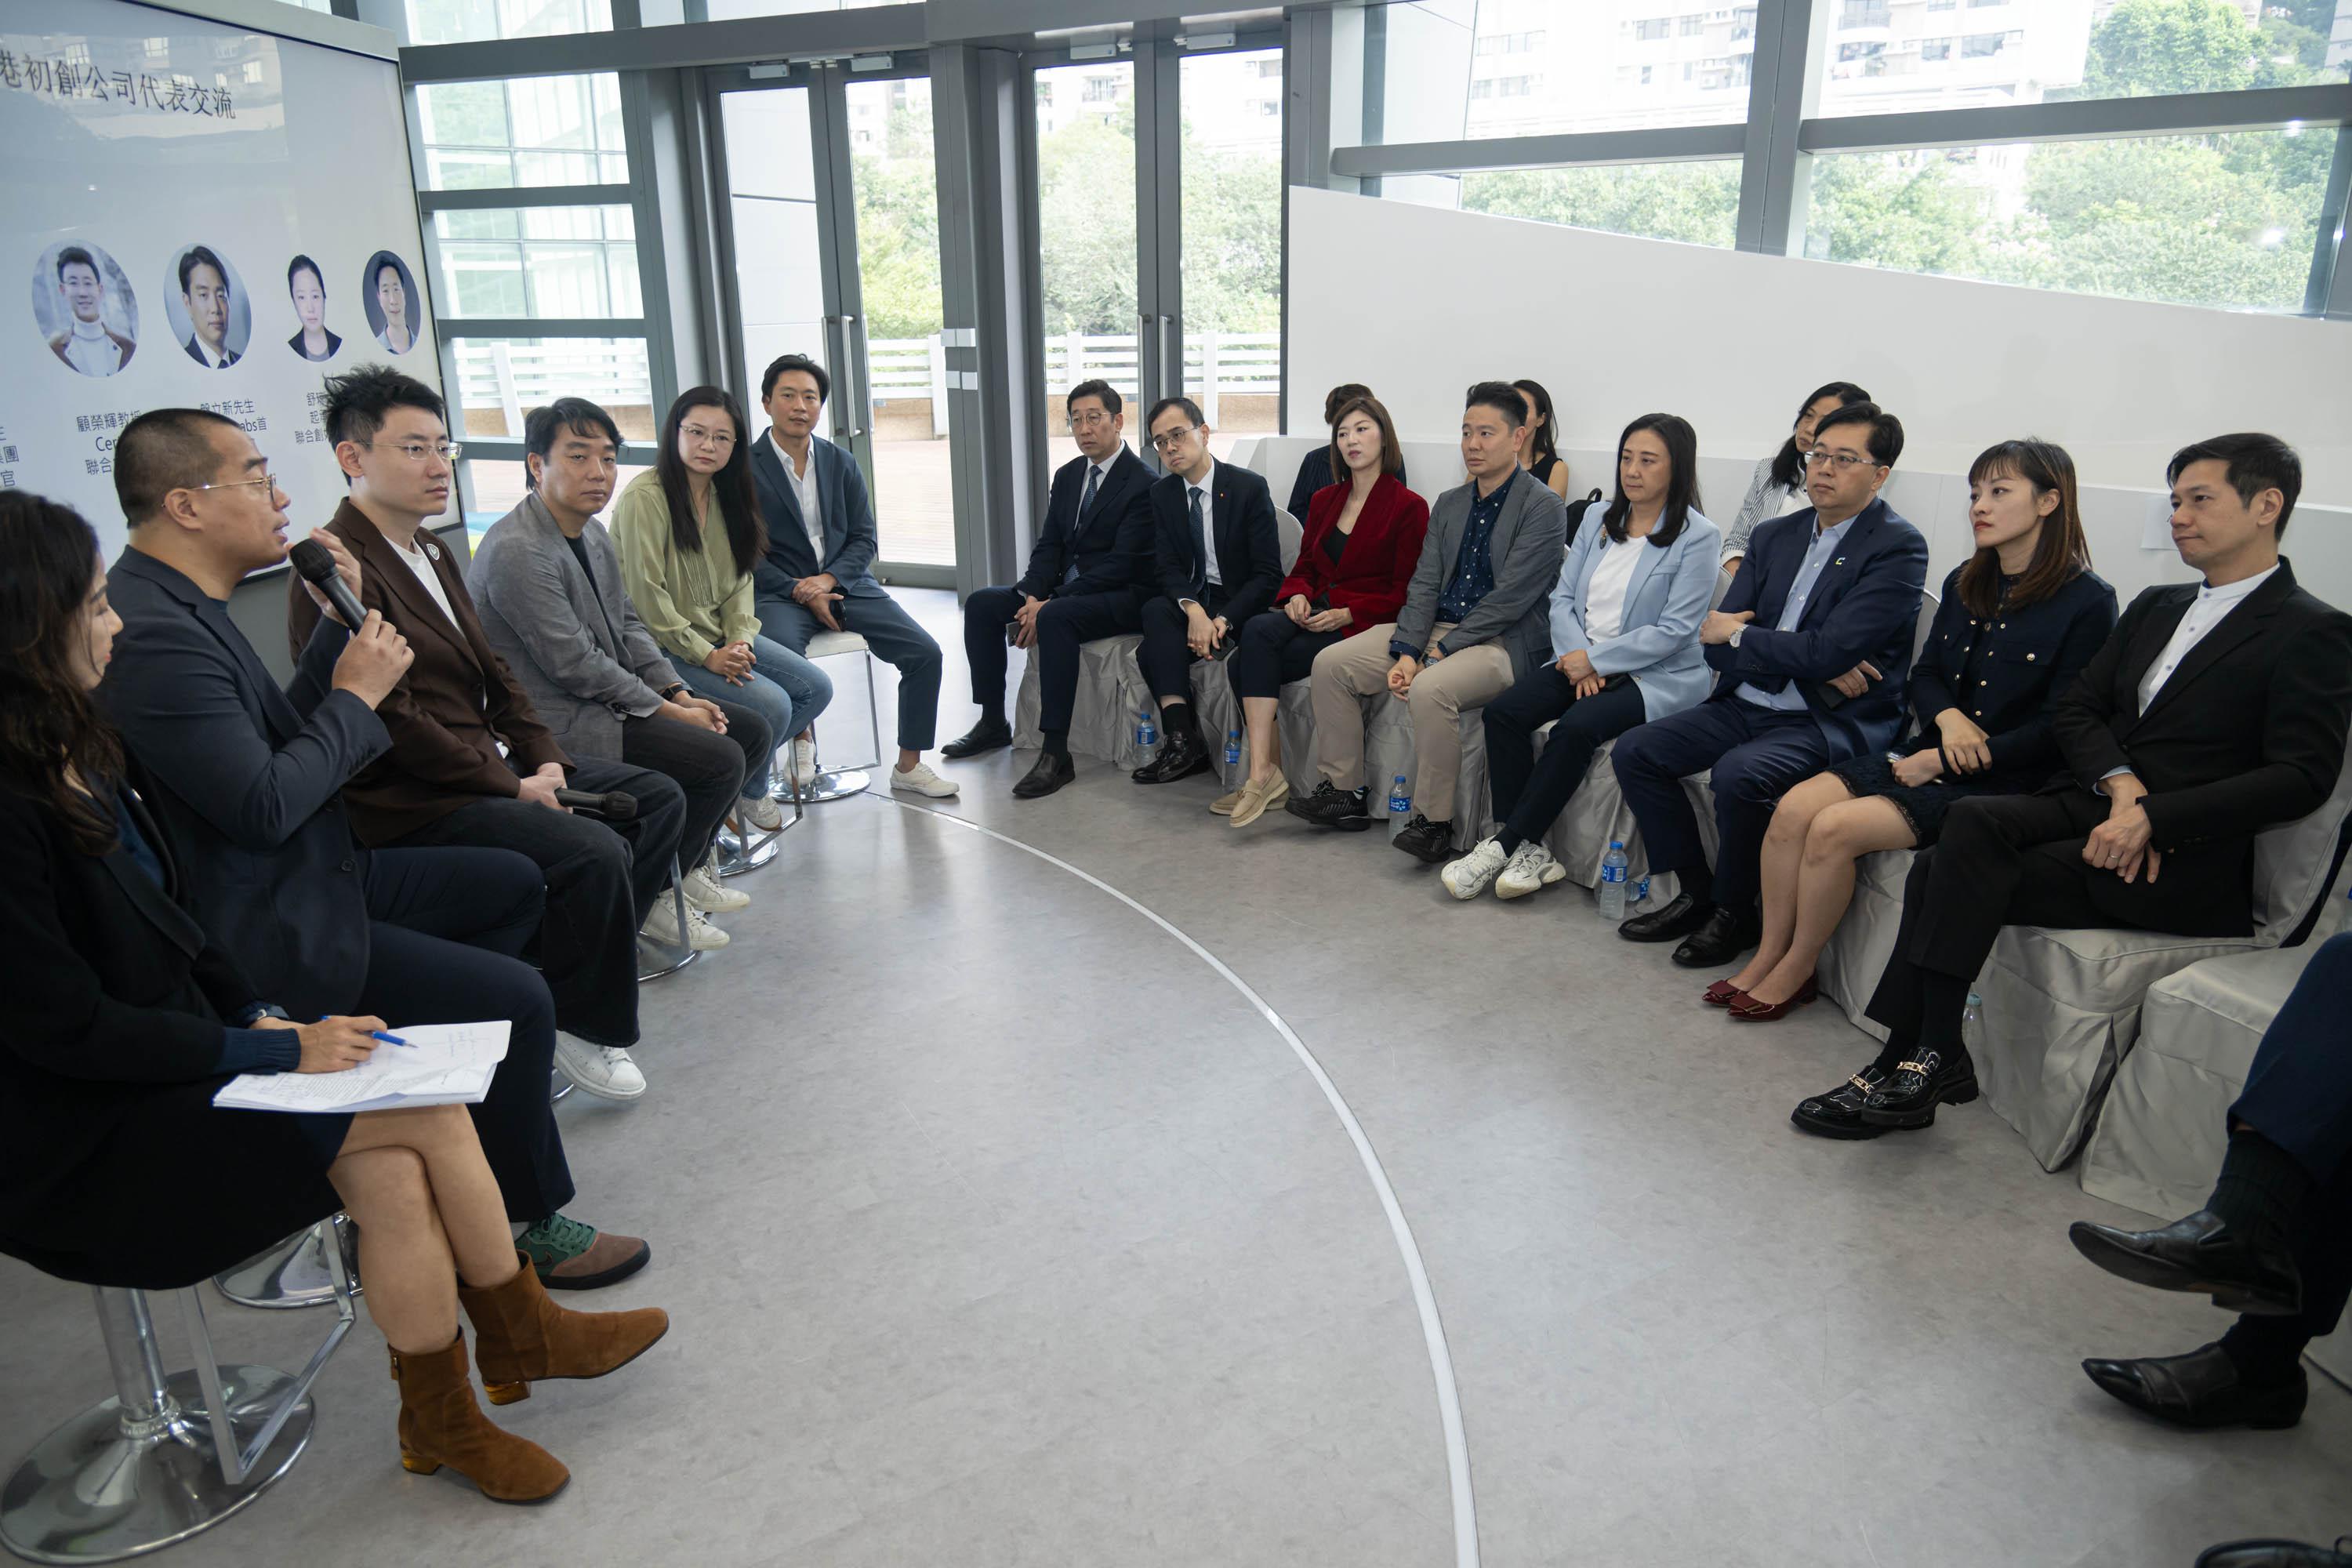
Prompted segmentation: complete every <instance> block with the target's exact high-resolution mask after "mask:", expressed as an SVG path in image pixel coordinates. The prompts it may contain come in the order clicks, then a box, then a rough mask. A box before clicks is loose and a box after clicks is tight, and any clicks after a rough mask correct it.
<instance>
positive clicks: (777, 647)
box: [669, 637, 833, 797]
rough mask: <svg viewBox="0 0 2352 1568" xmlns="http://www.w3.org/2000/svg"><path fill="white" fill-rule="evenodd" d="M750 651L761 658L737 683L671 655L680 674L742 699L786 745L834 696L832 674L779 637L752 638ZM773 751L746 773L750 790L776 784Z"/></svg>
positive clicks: (705, 688)
mask: <svg viewBox="0 0 2352 1568" xmlns="http://www.w3.org/2000/svg"><path fill="white" fill-rule="evenodd" d="M751 657H752V658H754V659H755V660H757V661H758V662H756V663H754V664H753V665H752V666H751V679H748V680H746V681H745V682H744V683H743V684H742V685H740V686H737V685H735V684H734V683H733V682H731V681H730V680H729V679H727V678H726V677H725V676H723V675H713V674H712V673H711V672H710V671H709V670H707V669H705V668H702V666H700V665H698V664H689V663H688V662H687V661H686V660H685V659H682V658H678V657H677V655H676V654H672V655H670V656H669V662H670V667H671V668H674V669H676V670H677V678H678V679H680V680H683V681H685V682H686V683H687V684H688V686H690V687H692V688H694V689H695V690H696V691H697V692H698V693H699V694H700V695H702V696H704V697H709V698H713V699H716V700H719V701H724V702H740V703H741V704H742V705H743V706H744V707H746V708H749V709H751V710H752V711H753V712H755V713H757V714H759V715H760V717H761V718H762V719H764V720H766V721H767V723H768V733H770V734H772V735H773V736H774V737H775V738H776V743H777V744H778V745H780V746H781V745H782V744H783V743H784V741H785V740H786V738H787V737H789V736H793V735H797V734H799V733H800V732H801V731H803V730H805V729H807V728H808V727H809V725H810V724H811V723H813V722H814V721H815V719H816V716H817V715H818V714H820V713H822V712H824V706H825V704H826V703H828V702H830V701H832V700H833V679H832V678H831V677H830V676H828V675H826V674H825V672H824V671H823V670H821V669H819V668H817V667H816V666H815V665H814V664H811V663H810V662H809V661H808V660H807V659H804V658H802V657H801V656H800V655H798V654H796V653H794V652H793V650H792V649H790V648H788V647H785V646H784V645H783V644H782V643H779V642H771V641H770V640H769V639H767V638H766V637H753V638H752V639H751ZM774 760H775V759H774V756H773V754H771V755H770V756H769V757H768V759H767V760H766V761H763V762H761V763H760V764H759V766H758V768H757V770H756V771H747V772H746V773H744V775H743V794H744V795H745V796H747V797H750V796H756V795H766V794H767V793H768V791H769V790H770V789H771V788H772V787H773V786H772V781H771V780H770V778H769V777H768V774H769V772H770V765H771V763H773V762H774Z"/></svg>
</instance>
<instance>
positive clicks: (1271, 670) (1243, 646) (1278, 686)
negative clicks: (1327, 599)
mask: <svg viewBox="0 0 2352 1568" xmlns="http://www.w3.org/2000/svg"><path fill="white" fill-rule="evenodd" d="M1358 629H1360V628H1358V627H1355V626H1341V627H1340V628H1339V630H1337V631H1329V632H1310V631H1308V630H1307V628H1306V627H1305V626H1300V625H1299V624H1298V623H1297V621H1294V620H1292V619H1291V618H1290V617H1289V616H1286V615H1285V614H1283V613H1282V612H1281V611H1280V610H1266V611H1264V612H1262V613H1260V614H1258V615H1255V616H1251V617H1250V618H1249V620H1248V622H1247V623H1246V624H1244V626H1243V627H1242V629H1241V637H1239V639H1238V640H1236V641H1235V643H1234V657H1233V658H1229V659H1227V660H1226V661H1225V678H1226V679H1228V680H1231V681H1232V682H1233V683H1234V696H1235V697H1279V696H1281V695H1282V689H1283V688H1284V687H1286V686H1287V685H1289V684H1290V683H1291V682H1292V681H1294V680H1304V679H1307V676H1308V675H1309V674H1311V673H1313V671H1314V668H1315V656H1316V655H1317V654H1318V653H1321V652H1322V651H1323V650H1324V649H1325V648H1327V647H1333V646H1335V645H1337V644H1339V643H1343V642H1345V641H1347V640H1348V634H1349V632H1351V631H1355V630H1358Z"/></svg>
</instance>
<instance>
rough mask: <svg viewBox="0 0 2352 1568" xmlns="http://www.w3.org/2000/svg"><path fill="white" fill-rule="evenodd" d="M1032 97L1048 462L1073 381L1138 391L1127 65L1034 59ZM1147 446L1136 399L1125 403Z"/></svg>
mask: <svg viewBox="0 0 2352 1568" xmlns="http://www.w3.org/2000/svg"><path fill="white" fill-rule="evenodd" d="M1034 75H1035V78H1036V100H1037V188H1036V192H1035V201H1036V207H1037V237H1038V255H1037V267H1038V282H1039V293H1038V305H1039V309H1038V332H1039V339H1040V342H1039V344H1038V351H1039V352H1038V360H1037V363H1038V364H1039V365H1040V366H1041V367H1043V376H1042V383H1043V386H1044V389H1045V407H1044V408H1043V409H1041V410H1039V411H1038V412H1039V414H1040V416H1042V418H1043V421H1044V426H1045V463H1046V467H1045V471H1046V473H1047V474H1051V473H1052V472H1053V471H1054V470H1055V469H1056V468H1060V467H1061V466H1062V465H1063V464H1064V463H1066V462H1068V461H1069V460H1070V459H1071V458H1075V457H1076V456H1077V455H1078V446H1077V443H1076V441H1074V440H1072V439H1071V438H1070V431H1069V426H1068V423H1067V419H1066V409H1065V406H1064V400H1065V399H1066V397H1067V396H1068V395H1069V391H1070V388H1072V387H1074V386H1076V385H1077V384H1079V383H1080V382H1082V381H1089V380H1096V379H1100V380H1103V381H1108V383H1110V384H1111V386H1112V387H1113V388H1114V389H1115V390H1116V391H1117V392H1118V395H1119V396H1120V397H1121V398H1123V399H1127V400H1129V401H1130V402H1131V401H1132V400H1134V399H1135V398H1137V397H1139V395H1141V393H1142V386H1141V383H1140V381H1139V364H1138V352H1137V351H1138V347H1139V343H1138V338H1137V317H1136V248H1135V112H1136V104H1135V67H1134V65H1133V63H1132V62H1130V61H1128V60H1122V59H1108V60H1086V61H1082V62H1078V63H1075V64H1071V65H1058V66H1040V67H1039V68H1037V70H1036V71H1035V73H1034ZM1127 434H1128V439H1129V444H1130V445H1132V446H1134V447H1137V448H1138V449H1139V450H1144V451H1147V455H1148V448H1146V447H1145V446H1144V435H1143V410H1142V409H1140V408H1133V407H1130V408H1129V409H1128V411H1127Z"/></svg>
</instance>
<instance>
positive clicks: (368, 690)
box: [99, 408, 651, 1289]
mask: <svg viewBox="0 0 2352 1568" xmlns="http://www.w3.org/2000/svg"><path fill="white" fill-rule="evenodd" d="M114 485H115V491H116V494H117V496H118V497H119V498H120V499H121V502H122V509H123V513H124V515H125V517H126V518H127V519H128V520H129V521H130V524H131V542H130V547H129V548H128V549H126V550H125V551H124V552H122V555H121V558H120V559H119V560H117V561H116V562H115V563H114V565H113V567H112V568H111V569H110V572H109V573H108V577H107V589H108V594H109V596H110V598H111V600H112V601H113V604H114V607H115V609H116V610H117V611H118V612H120V613H121V616H122V623H123V627H122V634H121V636H120V637H117V638H116V639H115V643H114V658H113V661H112V663H111V664H110V665H109V667H108V668H107V674H106V679H105V682H104V683H103V684H102V685H101V686H100V689H99V696H100V700H101V701H102V702H103V703H104V704H105V707H106V710H107V713H108V716H109V717H110V719H112V720H113V721H114V723H115V726H116V727H117V728H118V729H119V730H120V731H121V732H122V736H123V739H124V741H125V742H127V744H128V747H129V749H130V751H131V756H132V759H133V762H134V763H135V765H136V767H137V768H138V770H139V773H140V776H141V779H142V791H143V793H144V795H145V796H146V799H147V803H148V805H149V806H150V808H151V809H152V810H153V811H154V812H155V814H156V815H157V816H159V817H161V818H162V820H163V826H164V827H165V829H166V830H167V833H168V836H169V837H170V839H171V841H172V844H173V848H174V849H175V850H176V851H177V855H178V858H179V863H180V869H181V871H182V872H183V874H184V879H185V889H186V892H187V894H188V898H189V903H190V912H191V913H193V914H194V916H195V917H196V920H197V921H198V922H199V923H201V924H202V925H203V926H204V928H205V932H206V934H207V935H208V936H210V937H211V939H212V940H213V942H215V943H216V944H217V945H218V946H219V947H220V948H221V950H222V951H223V952H226V953H227V954H228V955H229V957H230V958H232V959H233V960H235V961H236V964H237V966H238V967H239V968H240V969H241V970H243V971H244V972H245V973H246V974H247V977H248V978H249V979H250V980H251V981H252V982H253V984H254V986H255V988H256V990H257V992H258V993H259V994H262V995H266V996H270V997H274V998H276V999H277V1000H278V1003H279V1004H281V1005H284V1006H285V1007H287V1008H289V1009H291V1010H292V1012H293V1014H294V1015H295V1016H298V1017H301V1018H315V1017H319V1016H322V1015H327V1014H360V1015H371V1014H372V1015H374V1016H378V1017H384V1018H389V1019H391V1020H393V1022H394V1025H395V1026H399V1025H402V1024H431V1023H467V1022H470V1021H473V1020H476V1019H481V1018H507V1019H510V1020H512V1021H513V1025H514V1028H513V1033H512V1037H511V1040H510V1043H509V1047H508V1052H507V1058H506V1060H505V1061H503V1062H501V1063H500V1064H499V1070H498V1073H497V1074H496V1076H495V1077H494V1078H493V1079H492V1080H491V1084H490V1091H489V1094H488V1097H487V1098H486V1099H485V1100H483V1101H482V1103H481V1104H479V1105H477V1106H475V1107H473V1108H472V1110H473V1116H474V1122H475V1126H476V1128H477V1129H478V1131H479V1132H480V1135H481V1141H482V1152H483V1153H484V1155H486V1156H487V1157H488V1160H489V1163H490V1170H491V1172H492V1173H493V1174H495V1175H496V1176H497V1177H498V1181H499V1191H500V1192H501V1193H502V1194H505V1197H506V1200H507V1205H508V1212H509V1215H511V1216H512V1217H513V1218H514V1219H515V1220H517V1221H519V1222H520V1223H522V1224H523V1225H525V1226H529V1227H530V1228H529V1229H528V1230H526V1231H525V1233H524V1236H523V1237H522V1239H521V1241H520V1244H519V1245H520V1246H521V1247H523V1249H524V1250H525V1251H526V1252H528V1253H529V1254H530V1257H531V1259H532V1261H533V1263H534V1264H536V1265H537V1266H538V1268H539V1270H540V1274H541V1279H543V1280H544V1281H545V1282H546V1283H547V1284H549V1285H551V1286H556V1287H559V1288H562V1287H570V1288H572V1289H583V1288H586V1287H589V1286H593V1285H604V1284H609V1283H611V1282H613V1281H614V1280H616V1279H623V1278H625V1277H626V1276H627V1275H630V1274H633V1273H635V1272H636V1270H637V1269H638V1268H642V1267H644V1265H645V1262H646V1258H648V1257H649V1256H651V1254H650V1250H649V1249H648V1248H647V1247H646V1244H645V1243H644V1242H642V1241H640V1240H637V1239H636V1238H635V1237H624V1236H615V1235H612V1234H610V1233H600V1232H598V1231H596V1230H595V1229H593V1227H591V1226H583V1225H580V1224H578V1223H577V1222H575V1221H572V1220H570V1219H567V1218H565V1217H564V1216H563V1215H560V1214H559V1213H557V1210H558V1209H560V1208H561V1207H562V1205H564V1204H566V1203H568V1202H570V1201H571V1199H572V1192H573V1189H572V1173H571V1169H570V1167H569V1166H568V1165H567V1164H566V1163H565V1161H564V1157H563V1140H562V1134H561V1133H559V1132H558V1131H556V1127H555V1119H554V1117H553V1115H552V1114H551V1110H550V1107H549V1102H548V1096H547V1082H548V1073H549V1071H550V1068H551V1063H552V1061H553V1058H554V1053H555V1048H556V1041H555V1005H554V1002H553V1000H552V999H551V997H550V996H549V994H548V990H547V984H546V982H545V981H543V980H541V978H540V977H539V974H538V973H537V972H536V971H534V970H532V969H531V968H530V965H528V964H526V963H521V962H520V958H519V956H518V955H519V954H520V952H522V950H523V948H524V945H525V944H526V943H527V942H529V941H530V937H531V935H532V933H533V932H535V931H537V930H538V929H539V923H540V918H541V903H542V900H543V896H544V884H543V882H542V879H541V875H540V871H539V868H538V867H537V866H535V865H533V864H532V863H531V862H530V859H529V858H526V857H524V856H521V855H518V854H515V853H513V852H512V851H510V850H506V849H456V848H435V849H378V850H373V851H371V850H368V849H366V848H363V847H362V846H361V845H360V844H359V843H358V842H356V841H355V840H354V838H353V837H352V829H351V825H350V822H349V821H348V819H347V818H346V817H345V816H344V813H343V805H342V802H341V799H340V798H339V794H338V792H340V791H341V789H342V787H343V785H344V784H346V783H347V782H349V781H350V779H351V778H352V775H353V774H355V773H358V772H359V771H360V770H361V769H362V768H364V767H365V766H366V765H367V764H368V763H372V762H373V761H374V760H375V759H376V758H378V757H380V756H383V754H384V753H385V752H388V751H390V750H391V747H392V737H391V734H390V732H389V731H386V729H385V728H384V724H383V721H382V720H381V719H379V718H378V717H377V716H376V713H375V709H376V705H377V704H378V703H380V702H382V701H383V700H384V699H385V698H386V697H387V696H389V695H390V694H391V692H392V690H393V689H394V687H396V686H397V685H398V684H399V682H400V679H401V678H402V676H403V675H404V673H405V672H406V670H407V669H408V667H409V664H410V662H411V659H412V658H413V657H414V656H413V655H412V654H411V653H410V652H409V649H408V646H407V643H406V640H405V639H404V638H403V637H401V636H400V634H399V633H398V632H396V631H395V630H394V628H393V627H392V626H390V625H388V624H387V623H386V622H385V621H384V620H383V618H382V617H381V616H377V615H376V614H374V613H373V612H371V613H370V614H369V616H368V617H367V619H366V621H365V622H364V623H363V624H362V626H361V629H360V632H359V635H358V636H356V637H353V636H352V635H351V634H350V633H349V632H347V631H346V630H345V629H344V627H343V625H342V623H341V621H340V620H338V619H336V618H335V616H333V614H332V613H331V612H330V613H329V614H325V615H321V616H320V618H319V624H318V626H316V627H315V628H314V629H313V630H312V632H311V634H310V639H309V640H308V642H307V643H306V644H305V645H304V646H303V647H302V649H301V654H300V658H299V668H297V670H296V673H295V679H294V682H293V684H292V686H290V687H289V688H286V689H280V688H279V686H278V683H277V681H276V680H274V679H271V677H270V675H269V672H268V669H267V668H265V667H264V666H263V664H262V662H261V658H260V656H259V655H258V654H257V653H255V652H254V649H253V645H252V644H251V643H249V642H247V640H246V637H245V634H244V633H243V632H241V631H239V630H238V629H237V627H236V623H235V622H233V621H231V620H230V619H229V615H228V597H229V595H230V593H231V592H232V591H233V590H234V589H235V588H236V584H237V583H238V582H239V581H240V580H242V579H243V578H244V576H245V575H246V574H247V573H248V572H252V571H255V570H258V569H261V568H265V567H269V566H275V565H278V564H279V563H282V562H283V561H284V560H285V557H286V541H285V537H284V534H285V529H286V514H285V510H284V505H285V500H286V498H285V495H284V494H283V493H282V492H281V491H279V490H278V487H277V482H276V481H275V480H274V479H272V478H271V477H270V475H269V471H268V463H267V461H266V460H265V459H264V458H262V456H261V453H260V452H259V451H258V450H257V449H256V447H254V444H253V439H252V437H249V436H247V434H246V433H245V431H244V430H242V429H241V428H239V427H238V426H237V425H236V422H234V421H233V420H229V419H226V418H223V417H222V416H219V415H217V414H211V413H207V412H205V411H204V410H201V409H193V408H162V409H156V410H154V411H152V412H151V413H147V414H143V415H142V416H139V417H138V418H137V419H134V420H132V421H131V423H130V424H129V425H127V426H124V427H123V429H122V433H121V436H120V437H118V438H117V441H116V444H115V452H114ZM310 537H311V539H312V540H313V541H315V542H318V543H319V544H320V546H321V547H323V548H324V549H326V550H327V552H329V553H330V554H331V555H332V556H334V557H335V560H336V564H337V566H338V568H339V569H340V572H341V575H342V577H343V579H344V582H345V583H346V584H348V585H349V586H350V587H351V589H352V595H353V597H354V598H356V597H357V596H358V595H359V590H360V567H359V563H358V562H357V561H356V560H355V559H354V558H353V557H352V554H351V552H349V551H348V550H347V549H346V548H345V547H344V546H343V544H342V542H341V541H340V540H337V539H336V538H335V537H334V536H333V535H332V534H331V533H329V532H327V531H325V530H323V529H320V530H314V531H312V533H311V535H310ZM305 587H306V588H307V587H309V584H305ZM310 592H311V593H312V594H313V595H317V593H318V590H316V589H315V588H311V589H310ZM320 607H321V609H326V608H327V606H326V604H325V601H324V600H323V599H320Z"/></svg>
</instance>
